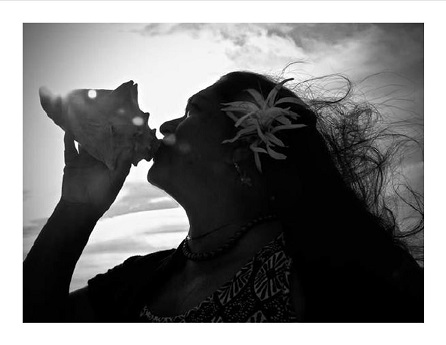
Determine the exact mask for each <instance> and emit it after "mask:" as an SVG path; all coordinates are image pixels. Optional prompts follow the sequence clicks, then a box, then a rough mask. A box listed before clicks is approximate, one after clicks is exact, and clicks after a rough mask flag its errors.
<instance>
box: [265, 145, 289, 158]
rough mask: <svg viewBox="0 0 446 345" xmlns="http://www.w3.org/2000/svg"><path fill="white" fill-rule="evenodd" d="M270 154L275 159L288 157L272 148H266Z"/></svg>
mask: <svg viewBox="0 0 446 345" xmlns="http://www.w3.org/2000/svg"><path fill="white" fill-rule="evenodd" d="M266 149H267V151H268V154H269V155H270V156H271V157H272V158H274V159H286V156H285V155H284V154H282V153H279V152H276V151H274V150H273V149H272V148H271V147H270V146H267V147H266Z"/></svg>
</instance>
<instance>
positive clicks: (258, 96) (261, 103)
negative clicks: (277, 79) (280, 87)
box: [245, 89, 266, 109]
mask: <svg viewBox="0 0 446 345" xmlns="http://www.w3.org/2000/svg"><path fill="white" fill-rule="evenodd" d="M245 91H247V92H249V94H250V95H251V96H252V97H253V98H254V99H255V100H256V102H257V104H258V105H259V107H260V108H262V109H263V108H264V106H265V104H266V103H265V98H263V96H262V95H261V94H260V92H259V91H257V90H254V89H247V90H245Z"/></svg>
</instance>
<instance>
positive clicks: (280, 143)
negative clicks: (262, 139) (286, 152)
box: [265, 133, 285, 147]
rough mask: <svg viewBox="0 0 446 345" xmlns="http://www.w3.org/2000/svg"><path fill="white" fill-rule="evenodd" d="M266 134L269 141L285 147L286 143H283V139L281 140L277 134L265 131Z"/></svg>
mask: <svg viewBox="0 0 446 345" xmlns="http://www.w3.org/2000/svg"><path fill="white" fill-rule="evenodd" d="M265 136H266V137H267V138H268V139H269V141H271V142H272V143H274V144H276V145H277V146H280V147H285V144H284V143H283V141H282V140H280V139H279V138H277V137H276V136H275V135H273V134H271V133H265Z"/></svg>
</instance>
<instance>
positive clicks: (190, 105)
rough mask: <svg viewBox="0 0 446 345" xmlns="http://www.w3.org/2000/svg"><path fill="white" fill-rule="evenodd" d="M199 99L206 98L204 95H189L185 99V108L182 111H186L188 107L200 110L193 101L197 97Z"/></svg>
mask: <svg viewBox="0 0 446 345" xmlns="http://www.w3.org/2000/svg"><path fill="white" fill-rule="evenodd" d="M198 98H199V99H201V100H206V97H203V96H195V95H194V96H191V97H189V99H188V100H187V104H186V108H185V109H184V112H185V113H187V111H188V110H189V109H190V108H195V109H197V110H201V107H200V106H199V105H198V104H197V103H196V102H195V101H196V100H197V99H198Z"/></svg>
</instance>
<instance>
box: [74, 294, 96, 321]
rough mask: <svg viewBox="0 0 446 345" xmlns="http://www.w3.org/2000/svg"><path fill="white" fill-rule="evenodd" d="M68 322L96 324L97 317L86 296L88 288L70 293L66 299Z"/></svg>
mask: <svg viewBox="0 0 446 345" xmlns="http://www.w3.org/2000/svg"><path fill="white" fill-rule="evenodd" d="M68 320H69V321H70V322H97V321H98V320H97V316H96V313H95V311H94V310H93V306H92V305H91V302H90V299H89V296H88V287H87V286H86V287H83V288H81V289H78V290H75V291H73V292H71V293H70V295H69V299H68Z"/></svg>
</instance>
